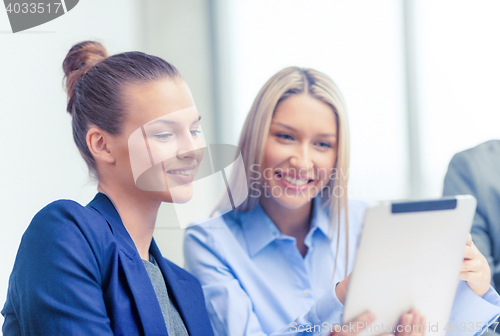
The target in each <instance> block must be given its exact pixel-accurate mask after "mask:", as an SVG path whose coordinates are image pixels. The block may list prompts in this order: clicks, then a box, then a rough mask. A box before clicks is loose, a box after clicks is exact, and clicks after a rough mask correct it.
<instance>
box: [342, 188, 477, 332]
mask: <svg viewBox="0 0 500 336" xmlns="http://www.w3.org/2000/svg"><path fill="white" fill-rule="evenodd" d="M475 210H476V199H475V198H474V197H473V196H470V195H462V196H455V197H447V198H442V199H438V200H426V201H417V202H382V203H378V204H374V205H371V206H369V208H368V210H367V211H366V214H365V220H364V225H363V231H362V234H361V240H360V243H359V248H358V251H357V254H356V258H355V263H354V269H353V271H352V273H351V278H350V281H349V286H348V290H347V294H346V301H345V310H344V317H343V319H344V323H347V322H348V321H351V320H353V319H354V318H355V317H356V316H358V315H359V314H361V313H363V312H364V311H367V310H369V311H371V312H373V313H374V314H375V316H376V320H375V321H374V322H373V323H372V324H371V326H369V328H367V329H366V330H365V331H364V332H363V333H360V335H364V336H371V335H379V334H381V333H384V332H387V331H389V330H391V331H392V332H394V333H395V327H396V325H397V323H398V321H399V318H400V317H401V315H402V314H403V313H406V312H408V311H409V310H410V309H416V310H418V311H419V312H420V313H421V315H423V316H425V318H426V321H427V324H428V325H429V326H431V325H432V326H435V325H438V328H434V329H433V330H427V329H429V328H426V330H425V334H426V335H429V334H432V335H436V336H440V335H445V334H446V330H445V329H444V326H445V325H446V324H447V323H448V319H449V317H450V313H451V308H452V305H453V300H454V297H455V292H456V289H457V284H458V281H457V280H458V276H459V274H460V269H461V264H462V260H463V254H464V250H465V245H466V243H467V234H468V233H469V231H470V229H471V225H472V220H473V217H474V213H475ZM430 329H432V328H430ZM436 329H437V330H436Z"/></svg>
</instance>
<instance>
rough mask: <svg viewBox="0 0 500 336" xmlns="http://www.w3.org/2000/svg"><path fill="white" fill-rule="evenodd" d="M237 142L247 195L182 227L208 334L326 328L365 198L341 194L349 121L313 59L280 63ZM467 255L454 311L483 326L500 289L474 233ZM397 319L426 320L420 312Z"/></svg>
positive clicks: (339, 303)
mask: <svg viewBox="0 0 500 336" xmlns="http://www.w3.org/2000/svg"><path fill="white" fill-rule="evenodd" d="M239 148H240V150H241V153H242V157H243V161H244V165H245V172H246V181H243V182H246V184H245V183H241V181H237V180H233V181H231V182H230V185H232V186H236V187H235V188H231V192H234V190H236V192H237V193H240V192H242V190H243V189H244V188H247V189H246V190H244V191H245V192H248V198H247V199H246V200H245V202H243V204H241V205H240V206H239V207H237V208H236V209H235V210H234V211H230V212H228V213H225V214H224V212H225V210H226V208H225V207H226V205H225V204H223V203H221V204H220V205H219V206H218V208H217V209H216V213H215V216H213V218H211V219H209V220H206V221H204V222H201V223H197V224H198V225H194V226H191V227H190V228H188V229H187V230H186V236H185V244H184V253H185V260H186V266H187V269H188V270H189V271H191V272H192V273H193V275H195V276H196V277H197V278H198V279H199V280H200V281H201V283H202V286H203V290H204V294H205V299H206V302H207V308H208V311H209V315H210V318H211V321H212V325H213V327H214V331H215V334H216V335H230V336H240V335H241V336H243V335H295V334H301V333H302V332H304V331H306V332H308V334H311V335H319V334H324V333H325V332H327V331H328V332H329V331H331V330H333V328H332V327H331V326H332V325H334V324H338V323H340V322H341V317H342V312H343V308H344V307H343V302H344V298H345V294H346V287H347V283H348V280H349V277H348V274H349V273H350V272H351V270H352V268H353V262H354V256H355V254H356V249H357V245H358V242H359V237H360V232H361V228H362V224H363V216H364V212H365V210H366V204H364V203H362V202H359V201H353V200H348V197H347V181H348V174H349V128H348V122H347V115H346V108H345V103H344V100H343V98H342V95H341V93H340V91H339V89H338V88H337V86H336V85H335V84H334V82H333V81H332V80H331V79H330V78H329V77H328V76H327V75H325V74H323V73H321V72H318V71H316V70H313V69H303V68H298V67H289V68H286V69H283V70H281V71H280V72H278V73H277V74H275V75H274V76H272V77H271V79H269V80H268V81H267V83H266V84H265V85H264V86H263V88H262V89H261V90H260V92H259V94H258V95H257V97H256V98H255V101H254V103H253V105H252V108H251V109H250V112H249V114H248V116H247V119H246V122H245V124H244V126H243V132H242V135H241V138H240V143H239ZM238 186H239V188H238ZM221 214H223V215H221ZM465 259H466V260H464V267H463V272H462V273H461V275H460V278H461V279H462V280H465V281H461V284H459V287H458V290H457V299H456V300H455V305H454V308H453V312H452V318H453V320H454V321H460V322H474V323H477V322H480V323H482V325H483V326H484V325H487V324H488V322H490V321H491V320H492V318H494V317H495V316H498V313H499V311H500V309H499V307H498V306H499V302H500V300H499V297H498V294H497V293H496V292H495V291H494V290H493V289H492V288H490V286H489V281H490V280H489V275H488V274H489V267H488V264H487V262H486V260H485V259H484V257H483V256H482V255H481V254H480V253H479V252H478V251H477V249H476V248H475V247H474V245H473V244H471V246H469V247H467V248H466V252H465ZM401 323H403V324H413V325H415V324H417V325H424V323H423V322H422V317H421V316H419V315H418V314H405V315H404V316H403V317H402V321H401ZM469 334H473V333H470V332H469Z"/></svg>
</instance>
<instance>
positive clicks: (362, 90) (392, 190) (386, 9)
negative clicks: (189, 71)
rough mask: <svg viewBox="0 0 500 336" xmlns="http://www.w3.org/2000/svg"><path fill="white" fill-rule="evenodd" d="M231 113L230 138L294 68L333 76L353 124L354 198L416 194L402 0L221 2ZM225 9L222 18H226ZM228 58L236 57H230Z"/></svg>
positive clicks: (234, 141)
mask: <svg viewBox="0 0 500 336" xmlns="http://www.w3.org/2000/svg"><path fill="white" fill-rule="evenodd" d="M218 5H219V7H222V8H223V9H224V11H225V17H226V20H227V22H224V24H225V28H224V29H221V31H222V32H221V34H223V35H224V36H225V39H224V40H223V41H222V46H219V47H220V48H221V49H223V51H222V52H225V53H226V57H227V58H228V61H227V62H226V64H223V65H220V67H221V69H225V70H226V71H227V72H229V74H228V75H226V76H225V77H227V78H228V79H227V83H226V88H225V90H223V92H221V95H228V96H229V97H230V98H229V100H230V101H231V107H230V108H228V109H227V111H225V112H226V115H225V116H224V117H225V118H227V119H229V120H230V122H229V123H228V127H231V129H230V130H228V131H227V132H230V135H228V137H227V139H228V141H229V142H230V143H237V138H238V135H239V133H240V131H241V126H242V124H243V121H244V119H245V117H246V114H247V113H248V111H249V109H250V106H251V104H252V101H253V99H254V98H255V96H256V95H257V92H258V91H259V89H260V88H261V87H262V85H263V84H264V83H265V82H266V81H267V80H268V79H269V78H270V77H271V76H272V75H273V74H274V73H276V72H277V71H279V70H281V69H282V68H284V67H287V66H291V65H298V66H303V67H312V68H316V69H317V70H320V71H323V72H325V73H326V74H328V75H329V76H330V77H332V78H333V80H334V81H335V82H336V83H337V85H338V86H339V88H340V90H341V91H342V92H343V94H344V97H345V100H346V103H347V108H348V116H349V119H350V129H351V143H352V147H351V148H352V151H351V155H352V164H351V180H350V181H351V183H350V185H351V190H350V194H351V196H352V197H354V198H358V199H366V200H373V199H391V198H403V197H407V196H408V195H409V182H408V181H409V180H408V173H409V172H408V152H407V135H406V134H407V127H406V126H407V125H406V123H407V121H406V105H405V104H406V103H405V82H404V80H405V78H404V64H403V56H404V55H403V52H404V49H403V44H402V43H403V41H402V38H403V25H402V23H403V22H402V8H401V1H398V0H377V1H371V0H341V1H329V0H322V1H320V0H313V1H302V0H273V1H267V0H252V1H238V2H229V3H228V2H226V1H218ZM224 11H223V12H224ZM228 55H229V56H228Z"/></svg>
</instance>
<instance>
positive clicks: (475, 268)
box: [458, 234, 491, 296]
mask: <svg viewBox="0 0 500 336" xmlns="http://www.w3.org/2000/svg"><path fill="white" fill-rule="evenodd" d="M458 278H459V279H460V280H463V281H467V284H468V285H469V287H470V288H471V289H472V290H473V291H474V293H476V294H477V295H479V296H483V295H484V293H486V291H488V288H489V284H490V281H491V270H490V267H489V265H488V262H487V261H486V258H485V257H484V256H483V255H482V254H481V252H479V250H478V249H477V247H476V246H475V245H474V243H473V242H472V238H471V236H470V234H469V237H468V239H467V246H465V251H464V260H463V262H462V267H461V269H460V274H459V276H458Z"/></svg>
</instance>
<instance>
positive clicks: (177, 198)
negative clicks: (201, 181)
mask: <svg viewBox="0 0 500 336" xmlns="http://www.w3.org/2000/svg"><path fill="white" fill-rule="evenodd" d="M170 195H171V197H170V198H171V202H172V203H179V204H183V203H187V202H189V201H190V200H191V198H193V184H192V183H189V184H184V185H181V186H177V187H174V188H171V189H170Z"/></svg>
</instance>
